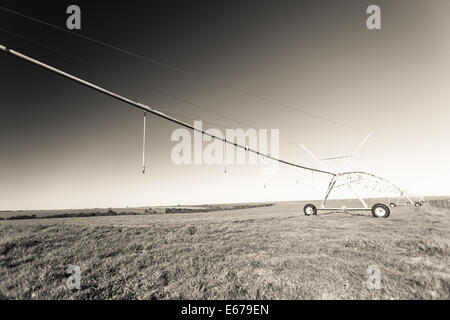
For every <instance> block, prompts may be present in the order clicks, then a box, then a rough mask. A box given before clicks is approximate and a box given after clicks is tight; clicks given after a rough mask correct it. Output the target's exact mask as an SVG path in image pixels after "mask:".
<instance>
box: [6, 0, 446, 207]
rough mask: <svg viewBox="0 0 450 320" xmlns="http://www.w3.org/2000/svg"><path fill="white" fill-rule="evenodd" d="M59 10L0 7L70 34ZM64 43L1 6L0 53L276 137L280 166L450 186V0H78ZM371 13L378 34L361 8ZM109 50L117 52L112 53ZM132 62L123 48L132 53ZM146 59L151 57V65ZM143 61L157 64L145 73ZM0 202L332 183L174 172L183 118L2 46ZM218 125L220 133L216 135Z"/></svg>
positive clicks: (317, 178)
mask: <svg viewBox="0 0 450 320" xmlns="http://www.w3.org/2000/svg"><path fill="white" fill-rule="evenodd" d="M71 4H75V2H72V1H58V3H57V4H55V3H53V2H51V1H40V2H39V3H36V2H31V1H17V0H15V1H5V0H1V1H0V7H3V8H8V9H10V10H14V11H16V12H20V13H22V14H25V15H28V16H31V17H33V18H35V19H39V20H42V21H45V22H47V23H49V24H52V25H55V26H57V27H59V28H62V29H65V28H66V19H67V18H68V15H67V14H66V8H67V7H68V6H69V5H71ZM76 4H77V5H79V6H80V8H81V17H82V19H81V30H76V31H73V32H74V33H76V34H77V35H82V36H85V37H89V38H93V39H95V40H98V41H100V42H102V43H106V44H108V45H102V44H100V43H99V42H95V41H89V40H87V39H86V38H82V37H79V36H75V35H73V34H70V33H68V32H64V31H61V30H58V29H55V28H52V27H50V26H48V25H45V24H41V23H37V22H36V21H32V20H29V19H26V18H24V17H21V16H18V15H15V14H12V13H11V12H8V11H5V10H2V9H1V8H0V44H2V45H5V46H7V47H9V48H11V49H13V50H16V51H19V52H22V53H24V54H26V55H29V56H31V57H33V58H35V59H39V60H40V61H43V62H45V63H48V64H50V65H52V66H55V67H57V68H60V69H62V70H64V71H66V72H69V73H72V74H74V75H76V76H79V77H81V78H83V79H85V80H88V81H91V82H93V83H95V84H97V85H100V86H103V87H105V88H107V89H109V90H112V91H114V92H117V93H119V94H121V95H124V96H126V97H128V98H130V99H133V100H135V101H139V102H141V103H144V104H146V105H151V106H152V107H154V108H156V109H160V110H163V111H164V112H167V113H168V114H171V115H174V116H177V117H180V118H181V119H183V120H184V121H186V122H189V123H192V122H193V120H194V119H195V120H203V123H204V128H205V129H208V128H218V129H221V130H224V129H225V128H245V129H246V128H255V129H271V128H273V129H279V130H280V131H279V132H280V157H281V158H282V159H286V160H288V161H292V162H296V163H299V164H302V165H306V166H314V167H317V168H320V167H319V166H318V164H317V163H316V162H315V161H314V160H313V159H311V157H310V156H309V155H308V154H307V153H306V152H305V151H304V150H303V149H301V147H300V144H304V145H306V146H307V147H308V148H309V149H310V150H311V151H312V152H313V153H315V154H317V156H319V157H332V156H340V155H346V154H348V153H351V152H352V151H353V150H354V148H355V147H356V146H357V145H358V144H359V143H360V142H361V141H362V139H363V138H364V137H365V136H366V135H367V133H368V132H373V136H372V138H371V139H370V140H369V141H368V142H367V143H366V144H365V145H364V146H363V148H362V149H361V152H360V153H359V154H358V156H357V157H355V159H353V160H351V161H350V162H348V163H343V162H339V161H337V162H333V163H330V164H329V165H330V166H331V167H332V169H333V170H337V171H339V170H343V169H360V170H365V171H368V172H371V173H374V174H377V175H379V176H381V177H383V178H386V179H389V180H390V181H392V182H394V183H395V184H397V185H399V186H400V187H402V188H405V189H407V190H410V191H412V192H414V193H416V194H420V195H448V194H449V193H450V192H449V191H450V190H449V189H450V188H449V187H448V183H447V181H449V180H450V170H449V169H448V168H449V163H450V151H449V148H448V141H450V130H449V128H448V126H449V123H450V108H449V105H448V104H449V101H450V90H448V88H449V84H450V54H449V53H450V39H449V37H448V35H449V31H450V4H448V2H446V1H444V0H442V1H441V0H431V1H414V0H408V1H406V0H404V1H375V0H370V1H365V0H359V1H357V0H355V1H339V2H338V1H234V0H233V1H221V2H218V1H206V0H205V1H203V0H201V1H200V0H195V1H181V0H179V1H167V0H165V1H145V2H135V1H127V2H123V1H121V2H118V3H116V2H113V1H77V2H76ZM371 4H377V5H379V6H380V8H381V26H382V29H381V30H369V29H368V28H367V27H366V19H367V17H368V15H367V14H366V8H367V7H368V6H369V5H371ZM117 48H120V49H123V50H126V51H127V52H128V53H127V52H124V51H123V50H119V49H117ZM130 53H132V54H130ZM152 61H153V62H152ZM155 61H157V62H160V63H154V62H155ZM0 74H1V77H0V210H18V209H58V208H100V207H126V206H130V207H132V206H153V205H176V204H198V203H225V202H254V201H283V200H306V199H319V198H321V197H322V196H323V195H324V192H325V188H326V184H327V183H328V180H329V177H327V176H323V175H320V174H317V173H316V174H311V172H309V171H304V170H299V169H296V168H293V167H287V166H282V165H281V166H280V168H279V171H278V173H277V174H276V175H272V176H262V175H261V174H260V167H259V166H258V165H229V166H227V172H226V173H224V167H223V165H205V164H202V165H195V164H192V165H175V164H174V163H173V162H172V160H171V150H172V148H173V147H174V145H175V143H174V142H172V141H171V139H170V137H171V134H172V132H173V131H174V130H176V129H177V128H179V126H177V125H175V124H173V123H170V122H168V121H166V120H164V119H159V118H157V117H155V116H149V117H148V122H147V144H146V150H147V153H146V162H147V163H146V164H147V172H146V173H145V174H142V172H141V169H142V168H141V166H142V163H141V162H142V122H143V114H142V111H140V110H137V109H134V108H132V107H131V106H129V105H126V104H124V103H122V102H119V101H116V100H114V99H112V98H110V97H107V96H104V95H102V94H100V93H98V92H95V91H92V90H90V89H88V88H85V87H82V86H80V85H78V84H76V83H74V82H71V81H68V80H66V79H63V78H61V77H59V76H57V75H55V74H52V73H49V72H48V71H45V70H42V69H39V68H38V67H36V66H33V65H31V64H29V63H26V62H24V61H21V60H19V59H17V58H15V57H13V56H10V55H7V54H6V53H4V52H0ZM218 125H220V127H219V126H218Z"/></svg>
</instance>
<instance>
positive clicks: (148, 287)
mask: <svg viewBox="0 0 450 320" xmlns="http://www.w3.org/2000/svg"><path fill="white" fill-rule="evenodd" d="M302 205H303V204H301V203H278V204H275V205H274V206H272V207H263V208H252V209H243V210H233V211H222V212H207V213H204V212H202V213H189V214H170V215H138V216H110V217H89V218H66V219H33V220H17V221H0V239H1V240H0V297H3V298H8V299H30V298H31V299H449V298H450V264H449V242H450V239H449V231H450V220H449V218H450V215H449V212H448V211H444V210H437V209H433V208H430V207H423V208H420V209H416V208H410V207H398V208H396V209H394V210H393V212H392V213H391V217H389V218H388V219H375V218H373V217H372V216H371V214H370V213H352V214H350V213H348V214H346V213H333V214H325V213H323V214H320V215H319V216H313V217H306V216H304V215H303V213H302V212H300V210H301V208H302ZM69 265H77V266H79V267H80V268H81V271H82V278H81V290H76V291H73V292H72V291H70V290H68V289H66V286H65V283H66V277H67V275H66V274H65V269H66V268H67V266H69ZM369 265H378V266H379V267H380V269H381V276H382V286H383V289H381V290H368V289H367V288H366V285H365V283H366V279H367V277H368V275H367V274H366V269H367V267H368V266H369Z"/></svg>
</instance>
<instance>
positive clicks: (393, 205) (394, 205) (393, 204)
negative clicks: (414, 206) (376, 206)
mask: <svg viewBox="0 0 450 320" xmlns="http://www.w3.org/2000/svg"><path fill="white" fill-rule="evenodd" d="M389 206H390V207H391V208H395V207H396V206H397V204H396V203H395V202H391V203H390V204H389Z"/></svg>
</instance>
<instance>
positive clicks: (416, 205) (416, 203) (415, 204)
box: [414, 202, 422, 208]
mask: <svg viewBox="0 0 450 320" xmlns="http://www.w3.org/2000/svg"><path fill="white" fill-rule="evenodd" d="M414 206H415V207H416V208H418V207H420V206H422V204H420V202H415V203H414Z"/></svg>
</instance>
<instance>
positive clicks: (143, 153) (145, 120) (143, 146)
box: [142, 111, 147, 173]
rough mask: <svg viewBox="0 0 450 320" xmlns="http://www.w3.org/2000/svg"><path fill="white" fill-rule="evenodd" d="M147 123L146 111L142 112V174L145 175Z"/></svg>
mask: <svg viewBox="0 0 450 320" xmlns="http://www.w3.org/2000/svg"><path fill="white" fill-rule="evenodd" d="M146 122H147V111H144V132H143V135H142V173H145V124H146Z"/></svg>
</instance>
